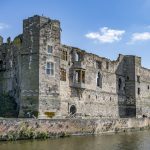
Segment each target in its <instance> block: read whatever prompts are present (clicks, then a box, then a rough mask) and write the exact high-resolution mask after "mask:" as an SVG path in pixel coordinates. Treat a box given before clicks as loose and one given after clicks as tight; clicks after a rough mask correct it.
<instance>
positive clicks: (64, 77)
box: [60, 68, 66, 81]
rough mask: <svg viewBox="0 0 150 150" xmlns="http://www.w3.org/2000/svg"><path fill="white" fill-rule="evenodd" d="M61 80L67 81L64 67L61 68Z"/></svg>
mask: <svg viewBox="0 0 150 150" xmlns="http://www.w3.org/2000/svg"><path fill="white" fill-rule="evenodd" d="M60 80H61V81H66V70H65V69H63V68H61V69H60Z"/></svg>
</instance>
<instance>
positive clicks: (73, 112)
mask: <svg viewBox="0 0 150 150" xmlns="http://www.w3.org/2000/svg"><path fill="white" fill-rule="evenodd" d="M76 112H77V109H76V106H75V105H72V106H71V107H70V114H72V115H74V114H75V113H76Z"/></svg>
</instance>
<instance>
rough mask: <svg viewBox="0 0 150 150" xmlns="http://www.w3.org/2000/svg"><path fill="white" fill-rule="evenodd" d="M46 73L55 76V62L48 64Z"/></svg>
mask: <svg viewBox="0 0 150 150" xmlns="http://www.w3.org/2000/svg"><path fill="white" fill-rule="evenodd" d="M46 73H47V74H48V75H51V76H52V75H54V63H53V62H47V64H46Z"/></svg>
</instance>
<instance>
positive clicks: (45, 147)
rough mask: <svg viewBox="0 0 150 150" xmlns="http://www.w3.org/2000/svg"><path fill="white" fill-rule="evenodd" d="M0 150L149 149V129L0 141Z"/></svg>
mask: <svg viewBox="0 0 150 150" xmlns="http://www.w3.org/2000/svg"><path fill="white" fill-rule="evenodd" d="M0 150H150V131H142V132H133V133H120V134H115V135H101V136H86V137H84V136H74V137H69V138H62V139H49V140H42V141H41V140H32V141H16V142H0Z"/></svg>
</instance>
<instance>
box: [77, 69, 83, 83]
mask: <svg viewBox="0 0 150 150" xmlns="http://www.w3.org/2000/svg"><path fill="white" fill-rule="evenodd" d="M75 82H76V83H85V71H84V70H75Z"/></svg>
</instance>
